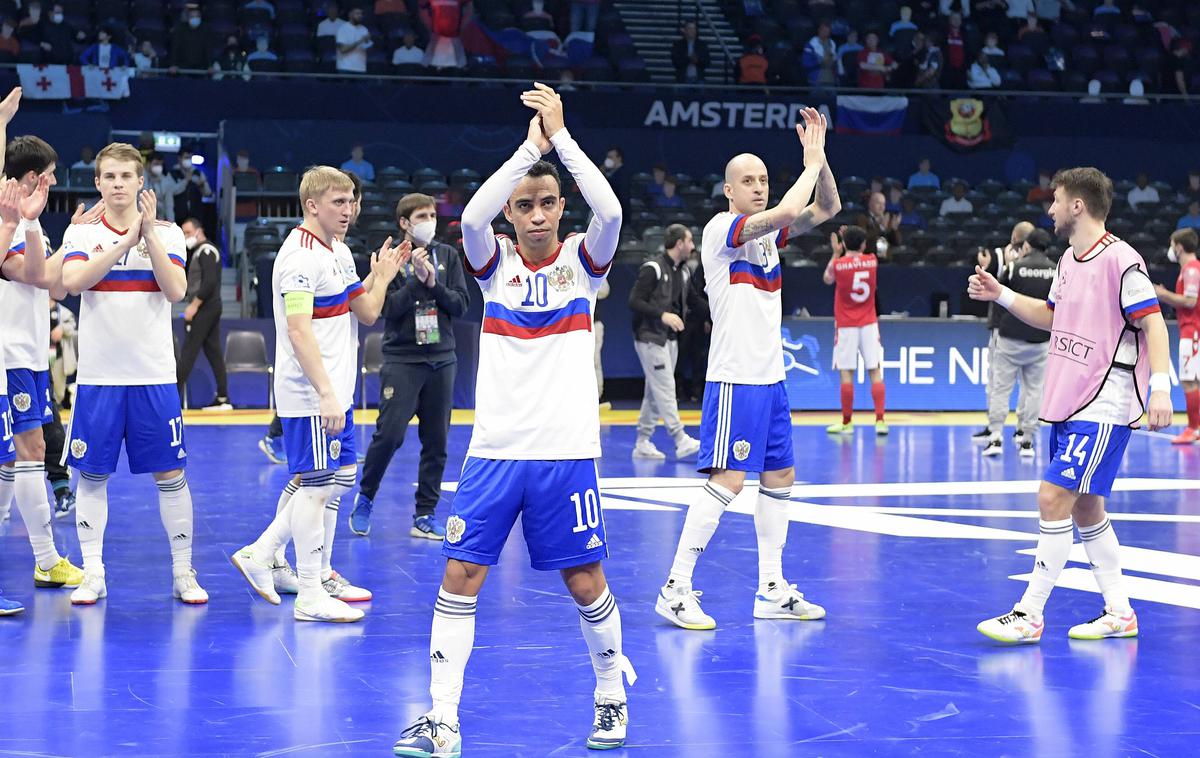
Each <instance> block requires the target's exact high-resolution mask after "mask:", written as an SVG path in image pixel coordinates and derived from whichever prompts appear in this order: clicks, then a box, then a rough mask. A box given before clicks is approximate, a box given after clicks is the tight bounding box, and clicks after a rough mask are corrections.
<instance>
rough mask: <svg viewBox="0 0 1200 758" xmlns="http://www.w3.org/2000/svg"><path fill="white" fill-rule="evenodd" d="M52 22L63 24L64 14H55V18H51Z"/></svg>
mask: <svg viewBox="0 0 1200 758" xmlns="http://www.w3.org/2000/svg"><path fill="white" fill-rule="evenodd" d="M50 20H51V21H53V22H54V23H56V24H61V23H62V22H63V14H61V13H55V14H54V15H53V16H51V17H50Z"/></svg>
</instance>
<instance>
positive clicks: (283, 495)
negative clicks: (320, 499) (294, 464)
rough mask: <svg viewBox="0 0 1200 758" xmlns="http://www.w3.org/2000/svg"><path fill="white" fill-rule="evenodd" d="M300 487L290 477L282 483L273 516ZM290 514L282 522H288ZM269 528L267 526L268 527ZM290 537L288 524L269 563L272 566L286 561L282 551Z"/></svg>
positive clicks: (284, 506) (280, 511) (278, 513)
mask: <svg viewBox="0 0 1200 758" xmlns="http://www.w3.org/2000/svg"><path fill="white" fill-rule="evenodd" d="M298 489H300V485H298V484H296V483H295V482H294V481H292V480H291V479H288V483H287V484H285V485H284V487H283V492H280V493H279V502H278V503H276V504H275V516H276V517H278V516H279V515H280V514H282V513H283V509H284V508H287V504H288V501H289V500H291V499H292V495H295V494H296V490H298ZM290 518H291V514H290V513H289V514H288V516H287V517H286V518H285V519H284V520H283V523H284V524H287V523H288V519H290ZM268 528H269V527H268ZM291 539H292V532H291V527H290V526H288V529H287V535H286V536H285V537H283V541H282V542H280V543H279V549H278V550H276V551H275V560H274V562H272V563H271V565H272V566H282V565H283V564H284V563H286V562H287V556H286V555H284V553H285V552H286V551H287V543H288V542H289V541H290V540H291Z"/></svg>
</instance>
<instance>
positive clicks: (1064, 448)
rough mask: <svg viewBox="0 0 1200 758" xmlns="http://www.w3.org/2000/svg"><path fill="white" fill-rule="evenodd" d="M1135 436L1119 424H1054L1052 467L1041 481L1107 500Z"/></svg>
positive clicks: (1051, 442) (1075, 422) (1080, 422)
mask: <svg viewBox="0 0 1200 758" xmlns="http://www.w3.org/2000/svg"><path fill="white" fill-rule="evenodd" d="M1132 434H1133V430H1132V429H1130V428H1129V427H1127V426H1122V425H1118V424H1098V423H1096V422H1094V421H1064V422H1062V423H1059V424H1052V425H1051V426H1050V465H1048V466H1047V467H1046V473H1045V474H1044V475H1043V476H1042V478H1043V479H1045V480H1046V481H1047V482H1050V483H1051V484H1057V485H1058V486H1059V487H1062V488H1063V489H1067V490H1071V491H1073V492H1078V493H1079V494H1081V495H1100V496H1101V497H1108V496H1109V495H1110V494H1111V493H1112V486H1113V480H1114V479H1116V478H1117V470H1118V469H1120V468H1121V459H1122V458H1124V457H1125V448H1126V447H1127V446H1128V445H1129V437H1130V436H1131V435H1132Z"/></svg>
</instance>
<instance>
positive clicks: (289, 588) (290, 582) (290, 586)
mask: <svg viewBox="0 0 1200 758" xmlns="http://www.w3.org/2000/svg"><path fill="white" fill-rule="evenodd" d="M271 583H272V584H274V585H275V591H276V592H278V593H279V594H280V595H295V594H298V593H299V592H300V577H298V576H296V569H294V568H292V564H290V563H288V562H287V561H284V562H283V563H277V564H275V565H274V566H272V567H271Z"/></svg>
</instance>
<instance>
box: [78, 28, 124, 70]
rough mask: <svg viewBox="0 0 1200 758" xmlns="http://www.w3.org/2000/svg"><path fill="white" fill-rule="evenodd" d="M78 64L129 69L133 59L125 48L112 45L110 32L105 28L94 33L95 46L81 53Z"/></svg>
mask: <svg viewBox="0 0 1200 758" xmlns="http://www.w3.org/2000/svg"><path fill="white" fill-rule="evenodd" d="M79 62H80V63H82V64H83V65H85V66H99V67H100V68H129V67H130V66H132V65H133V59H132V58H130V57H129V53H128V52H127V51H126V50H125V48H123V47H121V46H120V45H114V44H113V43H112V31H111V30H110V29H109V28H108V27H107V26H102V27H100V29H99V30H97V31H96V42H95V44H93V45H92V46H90V47H89V48H87V49H86V50H84V51H83V54H82V55H80V56H79Z"/></svg>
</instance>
